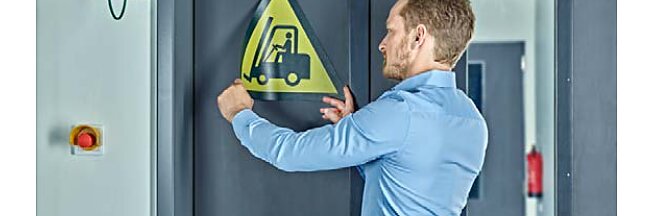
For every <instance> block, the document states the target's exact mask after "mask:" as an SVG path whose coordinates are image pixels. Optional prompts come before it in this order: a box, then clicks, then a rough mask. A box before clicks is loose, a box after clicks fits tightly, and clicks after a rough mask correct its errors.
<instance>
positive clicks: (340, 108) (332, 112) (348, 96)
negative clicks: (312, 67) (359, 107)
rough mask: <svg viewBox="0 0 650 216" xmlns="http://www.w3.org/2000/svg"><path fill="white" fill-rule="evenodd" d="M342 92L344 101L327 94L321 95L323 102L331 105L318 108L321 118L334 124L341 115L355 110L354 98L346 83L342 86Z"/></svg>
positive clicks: (343, 115)
mask: <svg viewBox="0 0 650 216" xmlns="http://www.w3.org/2000/svg"><path fill="white" fill-rule="evenodd" d="M343 93H344V94H345V101H341V100H339V99H336V98H332V97H327V96H325V97H323V102H324V103H326V104H329V105H331V106H333V107H330V108H321V109H320V112H321V113H322V114H323V119H327V120H330V121H331V122H332V123H334V124H336V123H337V122H339V120H341V119H342V118H343V117H345V116H347V115H350V114H351V113H353V112H354V111H355V110H354V98H353V97H352V93H351V92H350V87H348V86H347V85H346V86H345V87H343Z"/></svg>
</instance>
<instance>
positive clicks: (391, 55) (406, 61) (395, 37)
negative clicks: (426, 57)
mask: <svg viewBox="0 0 650 216" xmlns="http://www.w3.org/2000/svg"><path fill="white" fill-rule="evenodd" d="M405 3H406V1H397V2H396V3H395V5H394V6H393V8H392V9H391V10H390V14H389V15H388V19H387V20H386V30H387V32H386V36H384V39H383V40H382V41H381V43H380V44H379V51H380V52H381V54H382V55H383V56H384V68H383V73H384V77H386V78H388V79H395V80H403V79H404V78H405V77H406V73H407V72H408V67H409V65H410V61H411V52H412V49H413V48H412V47H410V46H409V43H408V42H409V40H408V38H409V33H408V32H406V30H405V27H404V18H403V17H402V16H400V15H399V12H400V11H401V10H402V8H403V7H404V4H405Z"/></svg>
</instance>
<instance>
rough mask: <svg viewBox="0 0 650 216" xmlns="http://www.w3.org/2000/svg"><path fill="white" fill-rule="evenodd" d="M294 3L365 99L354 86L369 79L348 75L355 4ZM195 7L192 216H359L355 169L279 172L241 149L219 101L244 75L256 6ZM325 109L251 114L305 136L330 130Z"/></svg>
mask: <svg viewBox="0 0 650 216" xmlns="http://www.w3.org/2000/svg"><path fill="white" fill-rule="evenodd" d="M297 2H298V3H299V5H300V7H301V8H302V10H303V12H304V14H305V16H306V18H307V19H308V21H309V23H310V24H311V26H312V28H313V30H314V33H315V35H316V36H317V38H318V39H319V40H320V43H321V45H322V46H323V48H324V51H325V52H326V53H327V55H328V57H329V59H330V60H331V61H332V63H333V66H334V68H335V70H336V71H337V72H338V77H339V78H340V79H341V81H342V82H343V83H350V82H352V84H353V86H352V88H353V90H354V91H355V93H356V94H362V95H366V94H367V84H366V86H365V87H364V86H359V85H356V86H355V83H357V82H355V80H354V77H361V78H363V77H365V79H367V78H368V75H367V73H368V70H367V69H366V70H365V71H364V70H361V71H355V73H358V74H356V75H354V76H350V69H349V68H350V67H352V66H351V65H350V63H351V62H352V61H354V59H353V60H351V59H350V58H351V55H350V53H351V52H352V51H353V50H354V49H355V48H354V47H355V46H353V45H351V43H350V40H351V37H350V34H349V31H350V30H349V28H350V26H349V25H350V23H351V22H350V20H351V19H350V15H349V9H350V8H349V7H350V5H351V4H350V2H349V1H348V0H332V1H320V0H298V1H297ZM194 4H195V5H194V13H195V14H194V15H195V17H194V20H195V25H194V27H195V31H194V39H195V40H194V55H195V62H194V67H195V68H194V70H195V71H194V73H195V75H194V84H195V85H194V86H195V89H194V104H195V106H194V109H195V110H194V129H195V131H194V138H195V139H194V140H195V152H194V173H195V174H194V183H195V184H194V198H195V203H194V211H195V214H196V215H247V216H253V215H357V214H358V206H360V200H359V199H358V197H359V196H360V192H361V190H360V187H361V186H360V185H358V184H357V183H355V182H358V179H357V178H358V177H357V174H356V170H355V169H350V168H348V169H340V170H333V171H324V172H311V173H287V172H283V171H280V170H278V169H276V168H274V167H273V166H271V165H270V164H267V163H266V162H264V161H262V160H260V159H257V158H255V157H254V156H252V155H251V154H250V153H249V152H248V150H247V149H245V148H244V147H242V146H241V145H240V144H239V142H238V140H237V139H236V138H235V136H234V133H233V132H232V128H231V126H230V125H229V124H228V123H227V122H226V121H225V120H224V119H223V118H222V117H221V116H220V114H219V110H218V109H217V107H216V96H217V94H218V93H219V92H220V91H221V90H223V89H224V88H226V87H227V86H228V85H230V83H231V82H232V81H233V80H234V79H235V78H238V77H239V76H240V75H239V70H240V68H239V65H240V62H241V56H242V52H243V48H242V44H243V39H244V37H245V33H246V30H247V26H248V24H249V22H250V20H251V18H252V17H253V13H254V11H255V8H256V7H257V4H258V1H256V0H218V1H215V0H196V1H195V2H194ZM366 10H367V8H366ZM366 19H367V18H366ZM366 43H367V41H366ZM365 49H366V50H367V47H365ZM360 53H367V52H360ZM366 58H367V57H366ZM366 65H367V63H366ZM359 74H360V75H359ZM361 83H362V82H361ZM323 106H324V104H322V103H320V102H318V101H314V102H310V101H261V100H257V101H255V106H254V111H255V112H256V113H258V114H259V115H260V116H262V117H264V118H267V119H268V120H270V121H271V122H273V123H275V124H277V125H280V126H284V127H289V128H292V129H294V130H297V131H303V130H306V129H309V128H313V127H317V126H321V125H324V124H326V123H327V122H325V121H324V120H322V119H321V115H320V113H319V108H321V107H323ZM355 197H356V198H355Z"/></svg>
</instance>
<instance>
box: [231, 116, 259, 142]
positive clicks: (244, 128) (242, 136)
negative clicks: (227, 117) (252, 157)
mask: <svg viewBox="0 0 650 216" xmlns="http://www.w3.org/2000/svg"><path fill="white" fill-rule="evenodd" d="M259 118H260V117H259V116H257V114H255V112H253V110H250V109H244V110H242V111H239V112H238V113H237V114H235V116H234V117H233V118H232V128H233V130H234V131H235V136H237V138H238V139H239V140H240V141H244V140H246V137H248V136H247V135H248V128H249V125H250V124H251V123H252V122H253V121H255V120H257V119H259Z"/></svg>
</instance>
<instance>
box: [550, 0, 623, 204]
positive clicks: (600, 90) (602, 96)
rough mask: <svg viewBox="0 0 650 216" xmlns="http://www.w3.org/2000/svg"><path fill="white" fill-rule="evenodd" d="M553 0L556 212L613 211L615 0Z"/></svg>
mask: <svg viewBox="0 0 650 216" xmlns="http://www.w3.org/2000/svg"><path fill="white" fill-rule="evenodd" d="M556 5H557V13H556V14H557V19H556V20H557V23H556V24H557V32H556V36H557V44H556V45H557V47H556V52H557V55H556V56H557V59H556V64H557V65H556V67H557V68H556V73H557V76H556V79H557V80H556V97H557V98H556V100H557V101H556V110H557V112H556V122H557V126H556V136H557V137H556V145H557V146H556V160H557V161H556V162H557V163H556V166H557V167H556V172H557V173H556V190H557V191H556V213H557V215H578V216H581V215H616V2H615V1H606V0H569V1H556Z"/></svg>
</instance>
